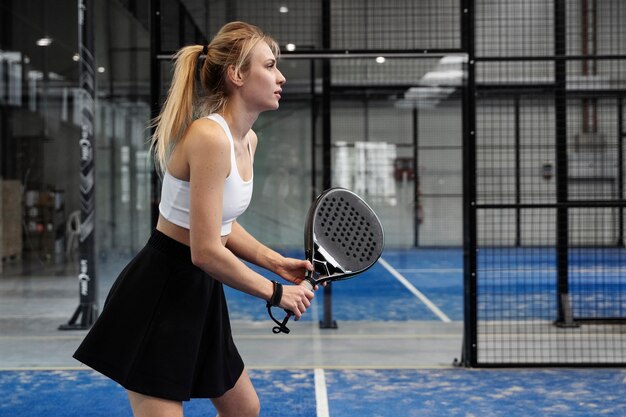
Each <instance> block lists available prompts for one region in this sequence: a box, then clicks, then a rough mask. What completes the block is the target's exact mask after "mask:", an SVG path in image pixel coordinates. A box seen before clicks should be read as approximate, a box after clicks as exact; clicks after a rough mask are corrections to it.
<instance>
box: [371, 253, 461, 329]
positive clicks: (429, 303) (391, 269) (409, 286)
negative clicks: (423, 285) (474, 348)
mask: <svg viewBox="0 0 626 417" xmlns="http://www.w3.org/2000/svg"><path fill="white" fill-rule="evenodd" d="M378 262H380V263H381V264H382V266H384V267H385V269H386V270H387V271H389V272H390V273H391V275H393V276H394V277H395V278H396V279H397V280H398V281H400V283H401V284H402V285H404V286H405V287H406V288H407V289H408V290H409V291H411V293H412V294H413V295H415V296H416V297H417V298H419V299H420V301H421V302H422V303H424V305H425V306H426V307H428V309H430V311H432V312H433V313H434V314H435V315H436V316H437V317H439V318H440V319H441V321H443V322H444V323H450V322H451V321H452V320H450V318H449V317H448V316H446V315H445V314H444V312H443V311H441V310H439V307H437V306H436V305H435V304H433V303H432V301H430V300H429V299H428V298H427V297H426V296H425V295H424V294H422V293H421V292H420V291H419V290H418V289H417V288H415V287H414V286H413V284H411V283H410V282H409V280H407V279H406V278H405V277H404V276H402V274H401V273H399V272H398V271H396V270H395V268H394V267H393V266H391V265H389V264H388V263H387V261H385V260H384V259H383V258H380V259H379V260H378Z"/></svg>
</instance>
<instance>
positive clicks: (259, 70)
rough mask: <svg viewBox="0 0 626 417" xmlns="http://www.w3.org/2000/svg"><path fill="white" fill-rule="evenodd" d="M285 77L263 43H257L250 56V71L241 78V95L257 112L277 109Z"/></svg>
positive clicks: (268, 48) (272, 54)
mask: <svg viewBox="0 0 626 417" xmlns="http://www.w3.org/2000/svg"><path fill="white" fill-rule="evenodd" d="M285 81H286V80H285V77H284V76H283V74H282V73H281V72H280V71H279V70H278V68H277V66H276V57H275V56H274V53H273V52H272V50H271V49H270V47H269V46H268V45H267V44H266V43H265V42H259V43H258V44H257V45H256V46H255V47H254V49H253V50H252V53H251V56H250V69H249V70H248V71H247V73H246V74H245V76H244V78H243V86H242V89H241V94H242V95H243V98H244V99H245V101H246V102H247V103H248V104H249V105H251V106H253V107H256V108H258V110H259V111H265V110H275V109H277V108H278V105H279V104H278V102H279V101H280V95H281V92H282V85H283V84H284V83H285Z"/></svg>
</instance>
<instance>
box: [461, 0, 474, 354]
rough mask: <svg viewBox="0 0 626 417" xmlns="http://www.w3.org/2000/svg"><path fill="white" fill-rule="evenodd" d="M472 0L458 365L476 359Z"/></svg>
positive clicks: (470, 0) (465, 34) (469, 7)
mask: <svg viewBox="0 0 626 417" xmlns="http://www.w3.org/2000/svg"><path fill="white" fill-rule="evenodd" d="M474 10H475V9H474V0H463V1H462V2H461V39H462V41H461V42H462V48H463V50H464V51H465V53H466V54H467V64H466V66H465V67H466V72H467V80H466V84H465V86H464V87H463V292H464V329H463V348H462V352H461V354H462V358H461V365H464V366H476V364H477V362H478V355H477V351H478V346H477V343H478V330H477V328H478V323H477V320H478V317H477V299H476V297H477V290H476V289H477V250H478V242H477V239H478V235H477V232H476V231H477V226H476V71H475V55H474V53H475V39H474V23H475V22H474Z"/></svg>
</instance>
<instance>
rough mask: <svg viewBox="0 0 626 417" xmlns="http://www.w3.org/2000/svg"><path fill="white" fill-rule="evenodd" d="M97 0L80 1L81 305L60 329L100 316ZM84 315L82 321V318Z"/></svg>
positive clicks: (77, 326)
mask: <svg viewBox="0 0 626 417" xmlns="http://www.w3.org/2000/svg"><path fill="white" fill-rule="evenodd" d="M93 8H94V1H93V0H78V28H79V31H78V53H79V56H80V61H79V70H78V74H79V75H78V78H79V84H80V88H81V91H82V100H81V106H82V109H81V133H80V139H79V146H80V208H81V216H80V217H81V225H80V238H79V242H78V252H79V257H78V258H79V265H78V266H79V274H78V283H79V288H78V291H79V295H80V304H79V306H78V308H77V309H76V311H75V312H74V314H73V315H72V318H71V319H70V320H69V322H68V323H67V324H64V325H61V326H59V329H60V330H82V329H88V328H90V327H91V326H92V324H93V323H94V322H95V320H96V318H97V316H98V304H97V302H96V268H95V266H96V265H95V238H94V231H95V223H96V211H95V208H96V192H95V191H96V187H95V183H96V181H95V180H96V175H95V173H96V170H95V163H94V162H95V158H94V157H95V155H94V154H95V149H96V144H95V138H94V121H95V98H96V94H95V93H96V77H95V52H94V32H93V28H94V20H93V18H94V9H93ZM79 318H80V321H79V320H78V319H79Z"/></svg>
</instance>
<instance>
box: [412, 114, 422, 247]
mask: <svg viewBox="0 0 626 417" xmlns="http://www.w3.org/2000/svg"><path fill="white" fill-rule="evenodd" d="M412 116H413V167H412V168H413V246H414V247H416V248H417V247H418V246H419V244H420V211H419V207H420V204H421V196H420V176H419V114H418V111H417V107H414V108H413V114H412Z"/></svg>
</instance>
